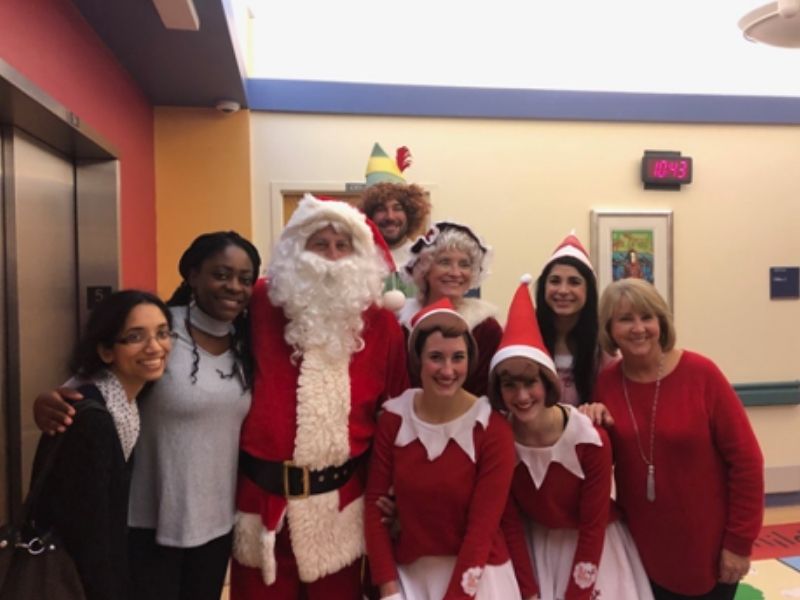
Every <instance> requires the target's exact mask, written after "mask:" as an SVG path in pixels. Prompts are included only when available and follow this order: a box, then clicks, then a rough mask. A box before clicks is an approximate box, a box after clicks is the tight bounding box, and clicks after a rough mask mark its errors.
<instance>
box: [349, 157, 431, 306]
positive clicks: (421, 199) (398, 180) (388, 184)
mask: <svg viewBox="0 0 800 600" xmlns="http://www.w3.org/2000/svg"><path fill="white" fill-rule="evenodd" d="M410 164H411V153H410V152H409V151H408V148H406V147H405V146H403V147H401V148H398V149H397V157H396V159H395V160H393V159H391V158H390V157H389V156H387V154H386V152H384V151H383V148H381V147H380V145H379V144H375V146H374V147H373V149H372V155H371V156H370V159H369V162H368V163H367V188H366V189H365V190H364V193H363V194H362V195H361V202H360V207H361V210H362V211H363V212H364V213H365V214H366V215H367V216H368V217H369V218H370V219H372V220H373V221H374V222H375V224H376V225H377V226H378V229H379V230H380V232H381V235H382V236H383V239H384V240H386V243H387V244H388V246H389V248H390V250H391V252H392V257H393V258H394V262H395V264H396V265H397V266H398V268H402V266H403V265H404V264H405V263H406V261H407V260H408V257H409V252H408V251H409V248H410V247H411V243H412V242H413V239H414V237H416V235H417V234H419V233H420V231H419V230H420V228H421V227H422V226H423V224H424V222H425V218H426V217H427V216H428V214H429V213H430V210H431V205H430V200H428V194H427V192H425V190H423V189H422V188H421V187H420V186H418V185H415V184H409V183H406V180H405V179H404V178H403V175H402V172H403V171H404V170H405V169H406V168H407V167H408V166H409V165H410ZM406 295H407V296H408V294H406Z"/></svg>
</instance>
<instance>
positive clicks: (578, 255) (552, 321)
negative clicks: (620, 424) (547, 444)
mask: <svg viewBox="0 0 800 600" xmlns="http://www.w3.org/2000/svg"><path fill="white" fill-rule="evenodd" d="M536 309H537V319H538V322H539V329H540V330H541V332H542V338H543V339H544V344H545V346H546V347H547V351H548V352H549V354H550V356H552V357H553V361H554V363H555V366H556V371H557V372H558V377H559V379H560V380H561V386H562V393H561V400H560V401H561V402H563V403H565V404H571V405H572V406H578V405H581V404H585V403H586V402H590V401H591V398H592V392H593V390H594V382H595V379H597V373H598V372H599V371H600V369H601V368H602V367H603V366H605V365H606V364H609V363H610V362H612V361H613V358H612V357H611V356H609V355H607V354H604V353H603V352H602V351H601V350H600V347H599V346H598V343H597V336H598V332H597V277H596V275H595V272H594V267H592V263H591V261H590V260H589V255H588V254H587V252H586V249H585V248H584V247H583V244H581V241H580V240H579V239H578V238H577V237H576V236H575V233H574V232H573V233H570V234H569V235H568V236H567V237H565V238H564V239H563V240H562V242H561V243H560V244H559V245H558V247H557V248H556V249H555V250H554V251H553V254H552V256H551V257H550V258H549V259H548V260H547V262H546V263H545V265H544V267H543V268H542V272H541V274H540V275H539V278H538V280H537V283H536Z"/></svg>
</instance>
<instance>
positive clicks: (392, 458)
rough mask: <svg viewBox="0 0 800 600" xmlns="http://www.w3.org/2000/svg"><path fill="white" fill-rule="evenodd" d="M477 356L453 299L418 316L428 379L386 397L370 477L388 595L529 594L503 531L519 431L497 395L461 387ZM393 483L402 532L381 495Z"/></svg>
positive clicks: (370, 543)
mask: <svg viewBox="0 0 800 600" xmlns="http://www.w3.org/2000/svg"><path fill="white" fill-rule="evenodd" d="M476 360H477V356H476V346H475V341H474V339H473V338H472V336H471V335H470V333H469V326H468V325H467V322H466V321H465V320H464V318H463V317H462V316H461V315H459V313H457V312H456V311H455V309H454V307H453V305H452V303H451V302H450V300H449V299H447V298H442V299H441V300H440V301H439V302H437V303H435V304H432V305H429V306H427V307H426V308H424V309H422V310H421V311H420V312H419V313H418V314H417V315H416V317H415V318H414V319H413V321H412V329H411V333H410V335H409V369H410V370H411V372H412V373H416V374H418V375H419V379H420V381H421V385H422V387H421V389H414V388H412V389H409V390H407V391H406V392H405V393H403V394H402V395H401V396H398V397H397V398H394V399H392V400H389V401H387V402H385V403H384V405H383V409H384V412H383V414H382V415H381V417H380V419H379V421H378V431H377V433H376V435H375V442H374V447H373V454H372V462H371V464H370V470H369V477H368V482H367V492H366V503H365V511H366V515H365V517H366V518H365V529H366V540H367V554H368V557H369V561H370V569H371V572H372V577H373V581H374V583H375V584H376V585H377V586H379V589H380V595H381V598H383V599H388V598H391V599H393V600H401V599H405V600H442V598H444V599H446V600H456V599H463V600H468V599H473V598H474V599H477V600H519V598H520V596H519V590H518V586H517V583H516V580H515V578H514V571H513V568H512V566H511V562H510V560H509V555H508V551H507V549H506V545H505V542H504V539H503V534H502V533H501V532H500V519H501V516H502V514H503V510H504V507H505V504H506V498H507V496H508V489H509V485H510V483H511V475H512V471H513V469H514V444H513V438H512V434H511V429H510V428H509V426H508V423H506V422H505V420H504V419H503V418H502V417H501V416H500V415H499V414H497V413H495V412H493V411H492V409H491V407H490V405H489V401H488V399H487V398H486V397H480V398H478V397H476V396H474V395H472V394H470V393H469V392H467V391H466V390H464V388H463V387H462V386H463V384H464V381H465V379H466V378H467V375H468V374H469V372H470V370H471V369H472V368H473V367H474V364H475V362H476ZM390 489H393V490H394V494H395V501H396V506H397V519H398V521H399V525H400V534H399V536H398V537H397V538H396V539H392V538H391V537H390V534H389V530H388V529H387V527H386V526H385V525H384V524H383V523H382V522H381V519H382V513H381V511H380V509H379V508H378V505H377V503H376V502H377V500H378V499H379V498H380V497H381V496H384V495H387V494H388V493H389V491H390Z"/></svg>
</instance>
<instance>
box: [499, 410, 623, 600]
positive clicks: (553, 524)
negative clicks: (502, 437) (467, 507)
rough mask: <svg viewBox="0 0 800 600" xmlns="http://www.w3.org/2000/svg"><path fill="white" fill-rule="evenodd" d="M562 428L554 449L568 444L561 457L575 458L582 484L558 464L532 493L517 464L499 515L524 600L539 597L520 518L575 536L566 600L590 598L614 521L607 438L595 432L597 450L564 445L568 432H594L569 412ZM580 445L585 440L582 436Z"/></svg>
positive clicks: (583, 445)
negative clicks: (570, 454)
mask: <svg viewBox="0 0 800 600" xmlns="http://www.w3.org/2000/svg"><path fill="white" fill-rule="evenodd" d="M567 428H568V430H565V432H564V434H562V439H561V440H559V442H557V444H559V443H561V444H563V443H565V442H568V444H567V445H568V448H562V449H561V452H564V451H566V450H569V451H573V452H574V456H575V457H576V458H577V461H578V464H579V465H580V469H581V471H582V472H583V478H581V477H579V476H578V475H576V474H575V473H574V472H573V471H571V470H570V469H568V468H566V467H565V466H564V465H563V464H561V463H560V462H556V461H552V462H550V464H549V466H548V467H547V473H546V475H545V477H544V479H543V480H542V481H541V485H540V486H539V487H538V489H537V487H536V484H535V483H534V480H533V478H532V477H531V473H530V471H529V469H528V466H527V465H526V464H525V463H524V462H522V461H520V462H519V463H518V464H517V467H516V469H515V470H514V478H513V480H512V483H511V494H510V496H509V502H508V507H507V509H506V513H505V514H504V515H503V532H504V534H505V536H506V543H507V544H508V549H509V552H510V554H511V560H512V562H513V563H514V571H515V572H516V575H517V581H518V583H519V585H520V592H521V594H522V597H523V598H529V597H531V596H533V595H537V596H538V595H540V590H539V584H538V582H537V581H536V576H535V573H534V572H533V570H532V569H531V560H530V556H529V553H528V546H527V544H526V541H525V536H524V532H523V528H522V522H521V520H520V518H519V515H520V514H523V515H525V516H527V517H528V518H530V519H531V520H532V521H534V522H536V523H538V524H539V525H541V526H542V527H546V528H548V529H575V530H577V531H578V544H577V547H576V548H575V555H574V558H573V561H572V567H571V568H570V572H571V573H572V574H573V576H572V577H570V581H569V584H568V585H567V589H566V592H565V600H589V599H590V598H592V592H593V591H594V582H593V581H592V583H591V584H590V585H587V583H588V581H589V580H591V579H592V578H591V577H590V575H589V574H590V573H592V572H594V573H596V572H597V568H598V565H599V564H600V556H601V555H602V553H603V542H604V540H605V534H606V528H607V526H608V524H609V522H611V521H613V520H616V518H617V511H616V509H615V508H614V507H613V502H612V500H611V444H610V442H609V439H608V434H607V433H606V432H605V431H604V430H602V429H599V428H598V429H596V431H597V434H598V435H599V438H600V442H601V443H602V445H601V446H598V445H595V444H594V443H587V442H584V443H577V444H572V443H571V442H569V437H572V435H566V434H567V433H568V431H569V433H570V434H572V430H575V433H576V434H577V433H578V431H580V430H581V429H583V431H584V432H585V430H586V429H587V428H589V429H592V428H593V426H592V424H591V423H590V422H589V419H588V418H587V417H585V416H583V415H581V414H579V413H578V412H577V411H574V410H573V411H571V412H570V417H569V422H568V423H567ZM570 428H571V430H570ZM581 439H583V440H586V435H585V433H584V434H583V435H581ZM518 447H519V446H518ZM523 448H524V447H523ZM579 565H580V567H579Z"/></svg>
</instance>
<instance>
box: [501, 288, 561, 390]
mask: <svg viewBox="0 0 800 600" xmlns="http://www.w3.org/2000/svg"><path fill="white" fill-rule="evenodd" d="M531 281H533V277H531V276H530V275H528V274H527V273H526V274H525V275H523V276H522V277H521V278H520V284H519V287H518V288H517V291H516V292H515V293H514V298H513V299H512V300H511V306H509V308H508V320H507V321H506V326H505V329H504V331H503V339H502V340H501V341H500V345H499V346H498V348H497V352H495V353H494V356H493V357H492V361H491V363H490V364H489V390H490V393H493V392H494V391H495V390H496V389H497V388H496V384H495V369H496V368H497V366H498V365H499V364H500V363H502V362H503V361H504V360H506V359H509V358H513V357H522V358H528V359H530V360H532V361H534V362H535V363H537V364H538V365H539V366H540V367H541V373H542V375H543V376H544V377H546V378H547V379H548V380H549V381H550V383H552V384H553V385H552V386H551V390H552V393H553V394H555V398H552V402H551V403H554V402H556V401H557V400H558V398H559V397H560V396H561V382H560V380H559V378H558V373H557V372H556V365H555V363H554V362H553V359H552V357H551V356H550V353H549V352H548V351H547V347H546V346H545V345H544V341H543V340H542V333H541V331H539V323H538V322H537V320H536V309H535V308H534V307H533V300H532V299H531V294H530V290H529V287H530V284H531Z"/></svg>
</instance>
